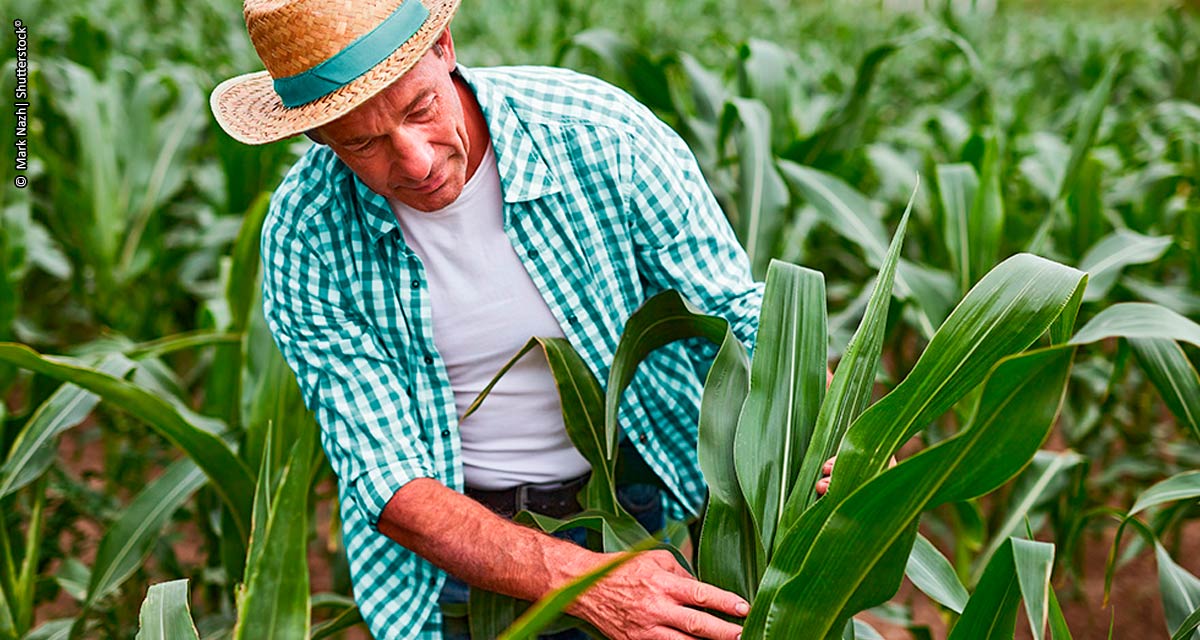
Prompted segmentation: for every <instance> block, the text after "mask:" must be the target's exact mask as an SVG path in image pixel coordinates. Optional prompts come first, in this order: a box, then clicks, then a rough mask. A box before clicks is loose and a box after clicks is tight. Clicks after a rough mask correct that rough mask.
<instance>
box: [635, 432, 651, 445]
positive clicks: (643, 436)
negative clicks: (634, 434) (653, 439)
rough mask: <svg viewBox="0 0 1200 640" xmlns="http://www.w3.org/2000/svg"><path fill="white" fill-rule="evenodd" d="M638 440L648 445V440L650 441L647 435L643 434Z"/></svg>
mask: <svg viewBox="0 0 1200 640" xmlns="http://www.w3.org/2000/svg"><path fill="white" fill-rule="evenodd" d="M638 440H641V441H642V444H646V442H647V441H648V440H650V438H648V437H646V434H644V433H643V434H642V435H640V436H638Z"/></svg>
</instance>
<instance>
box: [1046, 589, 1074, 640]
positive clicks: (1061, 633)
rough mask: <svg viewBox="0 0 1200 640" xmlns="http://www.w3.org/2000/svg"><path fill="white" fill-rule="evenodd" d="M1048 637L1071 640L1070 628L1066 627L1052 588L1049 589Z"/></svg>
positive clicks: (1054, 639) (1055, 639) (1065, 620)
mask: <svg viewBox="0 0 1200 640" xmlns="http://www.w3.org/2000/svg"><path fill="white" fill-rule="evenodd" d="M1050 637H1051V638H1052V640H1072V638H1071V629H1070V628H1068V627H1067V619H1066V618H1065V617H1064V616H1063V612H1062V607H1061V606H1059V604H1058V596H1057V595H1055V594H1054V589H1050Z"/></svg>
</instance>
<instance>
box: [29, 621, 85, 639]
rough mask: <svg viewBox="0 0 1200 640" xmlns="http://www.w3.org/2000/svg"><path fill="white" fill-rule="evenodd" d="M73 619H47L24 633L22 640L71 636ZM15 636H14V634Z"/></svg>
mask: <svg viewBox="0 0 1200 640" xmlns="http://www.w3.org/2000/svg"><path fill="white" fill-rule="evenodd" d="M74 622H75V621H74V620H73V619H69V618H67V619H59V620H48V621H46V622H43V623H42V624H40V625H38V628H36V629H34V630H33V631H30V632H29V633H27V634H25V636H24V637H23V638H22V640H67V638H69V637H70V636H71V625H72V624H73V623H74ZM14 637H16V636H14Z"/></svg>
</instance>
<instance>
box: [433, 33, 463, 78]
mask: <svg viewBox="0 0 1200 640" xmlns="http://www.w3.org/2000/svg"><path fill="white" fill-rule="evenodd" d="M432 49H433V54H434V55H436V56H437V57H439V58H441V59H442V60H444V61H446V63H447V64H448V65H449V66H450V68H451V69H454V67H455V66H456V65H457V64H458V57H457V55H456V54H455V52H454V37H453V36H452V35H450V27H446V30H445V31H443V32H442V35H440V36H438V39H437V40H435V41H434V42H433V47H432Z"/></svg>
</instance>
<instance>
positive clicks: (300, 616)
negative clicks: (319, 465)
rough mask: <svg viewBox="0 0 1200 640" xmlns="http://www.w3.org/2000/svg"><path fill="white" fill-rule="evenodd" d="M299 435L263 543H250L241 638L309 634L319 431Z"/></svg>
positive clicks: (268, 638)
mask: <svg viewBox="0 0 1200 640" xmlns="http://www.w3.org/2000/svg"><path fill="white" fill-rule="evenodd" d="M293 439H294V442H295V444H294V445H293V446H292V450H291V454H290V455H289V456H288V462H287V466H285V467H284V469H283V475H282V477H281V478H280V479H279V484H278V486H277V488H276V489H275V492H274V496H273V497H272V499H271V508H270V512H269V514H268V516H267V523H266V527H265V528H264V529H261V534H262V537H261V543H260V542H259V541H257V540H254V539H252V540H251V541H250V547H251V551H250V554H249V559H248V560H247V563H246V584H245V586H244V589H243V590H242V591H241V592H239V594H238V596H239V597H238V621H237V625H236V626H235V627H234V638H235V639H237V640H246V639H253V640H260V639H261V640H272V639H277V638H304V637H307V636H308V633H309V624H310V619H309V615H310V609H309V604H310V603H309V598H308V592H309V581H308V555H307V548H308V514H309V509H308V489H309V485H310V481H311V475H312V472H311V468H310V467H311V464H312V459H313V447H314V443H315V440H316V429H314V428H304V429H301V430H300V431H299V433H297V434H295V435H294V436H293ZM256 533H259V531H256Z"/></svg>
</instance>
